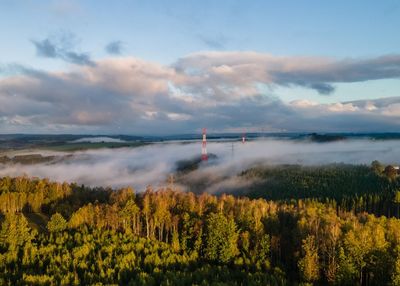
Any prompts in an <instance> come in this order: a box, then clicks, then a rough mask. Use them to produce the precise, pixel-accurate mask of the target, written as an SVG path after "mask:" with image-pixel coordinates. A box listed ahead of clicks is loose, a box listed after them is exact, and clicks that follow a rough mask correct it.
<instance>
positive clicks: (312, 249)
mask: <svg viewBox="0 0 400 286" xmlns="http://www.w3.org/2000/svg"><path fill="white" fill-rule="evenodd" d="M302 251H303V258H301V259H300V260H299V263H298V266H299V270H300V274H301V276H302V277H303V279H304V281H306V282H314V281H317V280H318V279H319V262H318V260H319V257H318V249H317V247H316V243H315V237H314V236H312V235H308V236H307V238H306V239H304V240H303V245H302Z"/></svg>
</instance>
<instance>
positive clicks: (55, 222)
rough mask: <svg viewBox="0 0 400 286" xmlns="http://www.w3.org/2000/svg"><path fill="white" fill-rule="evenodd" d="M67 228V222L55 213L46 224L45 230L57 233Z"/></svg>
mask: <svg viewBox="0 0 400 286" xmlns="http://www.w3.org/2000/svg"><path fill="white" fill-rule="evenodd" d="M66 228H67V221H66V220H65V219H64V217H63V216H62V215H60V214H59V213H55V214H53V215H52V216H51V218H50V220H49V222H48V223H47V229H48V230H49V231H50V232H59V231H63V230H65V229H66Z"/></svg>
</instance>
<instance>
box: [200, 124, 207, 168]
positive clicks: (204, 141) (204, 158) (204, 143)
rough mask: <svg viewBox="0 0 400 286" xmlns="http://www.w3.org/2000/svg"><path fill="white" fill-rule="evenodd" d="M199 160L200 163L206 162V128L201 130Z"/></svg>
mask: <svg viewBox="0 0 400 286" xmlns="http://www.w3.org/2000/svg"><path fill="white" fill-rule="evenodd" d="M201 160H202V161H207V160H208V155H207V130H206V128H203V141H202V144H201Z"/></svg>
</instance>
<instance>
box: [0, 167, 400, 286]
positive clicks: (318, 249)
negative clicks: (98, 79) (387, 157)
mask: <svg viewBox="0 0 400 286" xmlns="http://www.w3.org/2000/svg"><path fill="white" fill-rule="evenodd" d="M346 168H347V167H345V168H344V171H341V172H339V171H338V170H336V169H335V168H333V169H332V168H331V169H329V170H328V169H326V170H325V169H321V170H320V171H319V176H314V175H313V172H312V170H311V169H298V168H292V169H290V168H289V169H287V170H289V171H287V170H286V171H285V172H286V174H287V177H288V178H291V179H290V180H287V181H291V182H293V183H292V185H287V186H286V187H287V188H293V189H294V190H293V191H295V187H296V186H299V190H302V192H305V191H307V190H315V193H316V194H318V195H317V196H315V197H312V196H306V198H301V197H299V198H297V199H292V200H289V199H287V198H282V199H281V200H274V201H272V200H265V199H264V198H261V197H262V194H263V193H262V190H261V189H258V190H257V191H258V192H259V193H258V198H253V199H250V198H248V197H239V196H233V195H226V194H223V195H220V196H214V195H210V194H207V193H202V194H198V195H196V194H194V193H191V192H182V191H179V190H178V189H177V188H176V187H175V186H174V185H173V184H170V185H169V186H167V187H160V188H157V189H153V188H152V187H151V186H149V187H148V188H147V190H146V191H145V192H144V193H135V191H134V190H133V189H131V188H123V189H118V190H113V189H109V188H88V187H85V186H78V185H76V184H68V183H58V182H51V181H49V180H46V179H37V178H36V179H35V178H27V177H16V178H10V177H4V178H0V211H1V231H0V271H1V272H0V273H1V274H0V284H1V285H26V284H29V285H80V284H96V285H105V284H119V285H210V284H213V285H287V284H294V285H297V284H299V283H302V284H304V285H306V284H307V283H311V284H315V285H326V284H330V285H399V282H400V220H399V219H398V217H399V212H398V209H399V206H400V199H399V197H400V193H399V192H398V191H397V189H396V187H397V184H398V178H397V176H395V177H390V176H392V175H391V173H390V172H389V171H388V170H386V169H387V168H386V167H385V166H381V165H379V164H377V163H376V162H375V163H374V164H372V166H371V167H365V168H367V169H357V168H358V167H357V168H356V169H354V170H351V169H349V172H352V173H351V174H356V175H355V177H354V178H355V179H357V180H362V178H364V179H365V180H371V181H372V182H373V181H374V180H375V181H376V185H374V184H373V185H371V186H373V188H369V189H365V192H364V193H361V192H353V193H352V192H348V194H347V195H346V196H345V195H344V194H345V193H346V192H345V187H346V186H347V185H346V184H348V183H347V182H350V180H349V179H347V178H348V176H349V174H348V172H347V171H346V170H347V169H346ZM360 168H361V167H360ZM385 170H386V171H385ZM364 171H365V172H366V174H368V175H367V176H361V175H357V174H358V173H360V174H361V173H362V172H364ZM250 172H255V171H254V170H252V171H249V173H250ZM257 172H259V175H260V176H266V175H265V173H263V172H270V173H271V172H274V171H271V170H265V169H264V170H261V169H259V171H257ZM275 172H278V171H275ZM249 173H247V174H243V175H249ZM257 174H258V173H257ZM275 176H277V175H276V174H275ZM317 177H318V178H321V179H320V180H322V181H324V178H327V180H329V181H330V182H331V184H329V186H328V187H326V188H325V189H321V188H320V187H319V186H320V185H321V183H320V182H317V181H315V180H317V179H316V178H317ZM293 178H297V179H296V180H293ZM333 178H334V179H335V180H333ZM301 182H304V183H301ZM334 182H337V184H341V186H339V185H336V188H337V190H338V192H339V193H334V190H335V185H334ZM356 183H357V181H356V182H353V184H356ZM359 184H361V185H362V184H364V183H363V182H361V181H359ZM309 186H311V187H309ZM269 191H270V190H269V189H268V188H265V189H264V192H265V193H266V194H268V193H269ZM323 192H324V193H323ZM330 192H333V193H332V194H331V193H330ZM340 192H343V194H341V193H340ZM322 193H323V194H324V196H321V195H320V194H322ZM266 197H267V195H266ZM374 204H375V205H374Z"/></svg>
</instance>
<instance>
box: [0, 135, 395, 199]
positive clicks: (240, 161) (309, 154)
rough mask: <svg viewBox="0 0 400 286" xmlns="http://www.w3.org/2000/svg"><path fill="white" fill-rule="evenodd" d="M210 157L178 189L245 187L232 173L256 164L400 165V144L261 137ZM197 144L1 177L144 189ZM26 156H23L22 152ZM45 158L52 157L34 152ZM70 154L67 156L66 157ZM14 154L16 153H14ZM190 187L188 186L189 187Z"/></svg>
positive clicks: (76, 158)
mask: <svg viewBox="0 0 400 286" xmlns="http://www.w3.org/2000/svg"><path fill="white" fill-rule="evenodd" d="M207 149H208V152H209V153H212V154H215V155H216V156H217V158H216V159H214V160H210V161H209V162H206V163H202V164H200V167H199V168H198V169H197V170H195V171H192V172H190V173H189V174H186V175H185V176H184V180H183V182H185V183H184V184H183V185H181V186H180V187H181V188H182V189H187V188H188V186H187V185H186V186H185V184H190V182H191V181H193V182H195V181H197V182H198V181H199V180H203V181H204V182H205V190H206V191H209V192H213V193H214V192H218V191H221V190H225V189H230V188H245V187H246V186H247V185H248V184H249V183H250V182H243V181H241V180H240V178H238V177H237V176H236V175H237V174H238V173H240V172H241V171H243V170H245V169H247V168H249V167H251V166H254V165H257V164H265V165H276V164H301V165H322V164H330V163H348V164H368V165H369V164H370V163H371V162H372V161H373V160H379V161H381V162H382V163H386V164H398V163H400V141H398V140H397V141H396V140H388V141H373V140H367V139H365V140H344V141H338V142H332V143H311V142H306V141H301V142H300V141H291V140H275V139H263V140H261V139H260V140H256V141H249V142H246V143H245V144H242V143H241V142H240V141H239V142H233V143H232V142H226V141H225V142H210V143H208V145H207ZM200 152H201V142H200V141H199V142H190V143H188V142H173V143H154V144H151V145H146V146H143V147H136V148H120V149H100V150H88V151H81V152H74V153H73V155H72V156H67V157H65V158H64V159H63V160H58V161H56V162H51V163H42V164H33V165H21V164H0V176H19V175H24V174H26V175H28V176H34V177H40V178H49V179H51V180H56V181H67V182H77V183H78V184H85V185H89V186H104V187H107V186H110V187H114V188H119V187H125V186H132V187H133V188H134V189H135V190H136V191H139V192H140V191H143V190H144V189H145V187H146V186H147V185H152V186H154V187H157V186H162V185H165V182H166V179H167V178H168V176H169V175H170V174H173V173H175V171H176V166H177V162H179V161H181V160H187V159H193V158H196V157H198V156H199V155H200ZM21 153H24V154H26V151H25V152H21ZM32 153H36V154H38V153H41V154H45V155H49V154H53V155H54V154H58V155H60V156H63V155H65V153H55V152H47V151H34V152H32ZM69 154H70V153H69ZM13 155H15V153H13ZM189 189H190V188H189Z"/></svg>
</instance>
